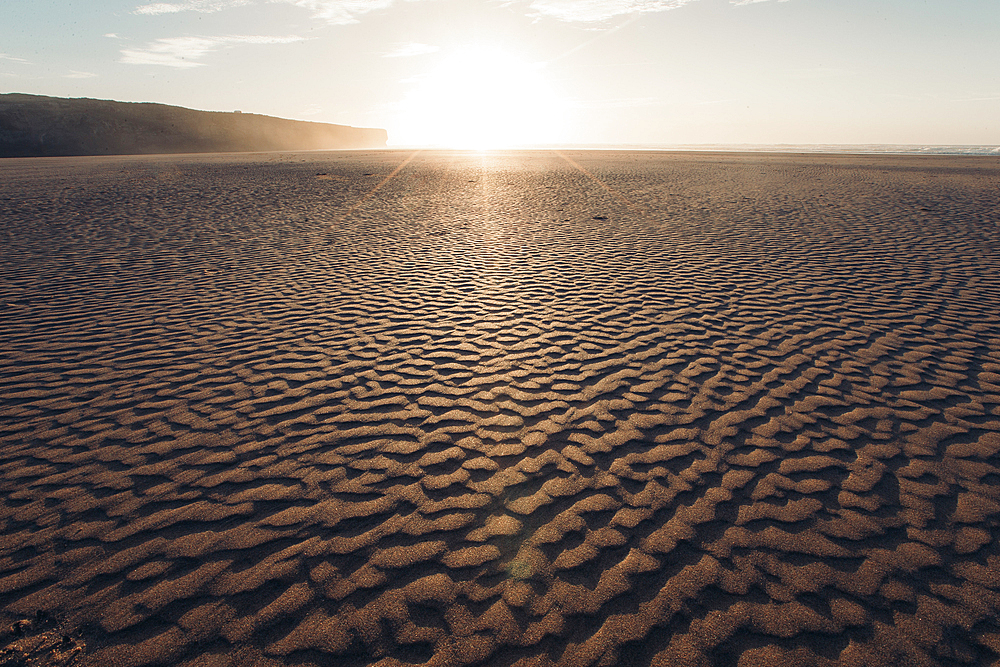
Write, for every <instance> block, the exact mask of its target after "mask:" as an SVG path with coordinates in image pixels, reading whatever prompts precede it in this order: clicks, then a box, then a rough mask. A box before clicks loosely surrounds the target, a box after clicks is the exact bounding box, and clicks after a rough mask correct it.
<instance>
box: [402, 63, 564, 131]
mask: <svg viewBox="0 0 1000 667" xmlns="http://www.w3.org/2000/svg"><path fill="white" fill-rule="evenodd" d="M412 85H413V86H414V89H413V91H412V92H411V94H410V95H409V96H408V97H407V99H406V102H405V103H404V105H403V109H402V113H403V116H404V118H403V119H402V121H403V122H402V124H401V125H402V127H401V128H400V129H401V130H404V131H403V132H401V135H402V136H401V139H402V143H410V144H422V145H429V146H441V147H447V148H475V149H489V148H510V147H514V146H525V145H535V144H547V143H557V142H559V141H560V140H561V139H562V130H564V129H565V127H566V122H567V107H566V105H565V104H564V103H562V101H561V100H560V99H558V97H557V96H556V94H555V93H554V91H553V90H552V88H551V86H550V85H549V83H548V82H547V81H546V79H545V76H544V69H543V66H541V65H535V64H531V63H527V62H525V61H523V60H521V59H519V58H517V57H516V56H513V55H512V54H510V53H506V52H504V51H502V50H498V49H493V48H487V47H467V48H463V49H459V50H456V51H454V52H453V53H451V54H450V55H449V56H447V57H445V59H444V60H442V61H440V62H438V64H437V65H436V66H434V67H433V68H432V69H430V70H429V71H427V72H425V73H424V74H422V75H420V76H418V77H416V78H415V79H414V80H413V82H412ZM404 128H405V129H404Z"/></svg>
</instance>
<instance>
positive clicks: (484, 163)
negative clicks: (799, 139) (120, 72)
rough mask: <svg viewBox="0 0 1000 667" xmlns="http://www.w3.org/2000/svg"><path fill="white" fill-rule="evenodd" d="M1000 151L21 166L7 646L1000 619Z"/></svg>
mask: <svg viewBox="0 0 1000 667" xmlns="http://www.w3.org/2000/svg"><path fill="white" fill-rule="evenodd" d="M998 223H1000V159H996V158H989V157H980V158H949V157H923V156H921V157H903V156H896V157H894V156H881V157H880V156H863V157H861V156H854V157H852V156H831V155H812V156H795V155H764V154H721V153H717V154H711V153H688V154H683V153H641V152H632V153H615V152H567V153H564V154H562V153H557V152H511V153H494V154H490V153H483V154H479V153H447V152H422V153H419V154H412V153H410V152H405V151H385V152H343V153H303V154H256V155H236V156H232V155H202V156H172V157H141V158H140V157H118V158H53V159H10V160H4V161H2V162H0V248H2V252H0V389H2V393H0V491H2V494H0V609H2V610H3V614H4V615H3V619H4V625H3V628H0V639H2V642H0V646H3V647H5V648H3V650H2V652H0V660H8V661H14V662H7V663H4V664H18V663H17V662H16V661H17V660H21V661H22V662H30V663H32V664H92V665H115V666H122V667H124V666H130V665H189V666H191V667H194V666H196V665H197V666H201V667H209V666H216V665H218V666H221V665H288V664H296V665H338V666H354V665H369V664H378V665H381V666H384V667H389V666H394V667H395V666H401V665H408V664H426V665H441V666H452V665H473V664H479V665H518V666H520V667H527V666H529V665H541V666H545V665H565V666H584V665H595V666H596V665H602V666H608V665H657V666H668V665H669V666H686V665H692V666H693V665H739V666H742V667H751V666H764V665H780V666H782V667H791V666H797V665H834V664H836V665H955V664H971V665H985V664H995V662H996V660H997V659H998V655H1000V621H998V613H1000V544H998V537H1000V534H998V531H997V528H998V525H1000V523H998V522H1000V227H998Z"/></svg>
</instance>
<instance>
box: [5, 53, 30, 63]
mask: <svg viewBox="0 0 1000 667" xmlns="http://www.w3.org/2000/svg"><path fill="white" fill-rule="evenodd" d="M0 60H9V61H10V62H12V63H20V64H22V65H30V64H31V63H30V62H29V61H27V60H25V59H24V58H17V57H15V56H9V55H7V54H6V53H0Z"/></svg>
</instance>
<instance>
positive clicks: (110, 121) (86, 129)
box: [0, 93, 388, 157]
mask: <svg viewBox="0 0 1000 667" xmlns="http://www.w3.org/2000/svg"><path fill="white" fill-rule="evenodd" d="M387 139H388V134H387V133H386V131H385V130H380V129H371V128H358V127H349V126H347V125H332V124H330V123H312V122H307V121H298V120H286V119H284V118H274V117H273V116H260V115H257V114H250V113H239V112H218V111H196V110H194V109H186V108H184V107H174V106H168V105H166V104H153V103H147V102H142V103H136V102H114V101H110V100H92V99H87V98H78V99H66V98H61V97H44V96H41V95H24V94H20V93H10V94H3V95H0V157H40V156H58V155H144V154H151V153H215V152H219V153H229V152H256V151H296V150H319V149H342V148H383V147H385V143H386V140H387Z"/></svg>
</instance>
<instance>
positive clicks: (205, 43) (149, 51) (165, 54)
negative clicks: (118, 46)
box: [119, 35, 305, 69]
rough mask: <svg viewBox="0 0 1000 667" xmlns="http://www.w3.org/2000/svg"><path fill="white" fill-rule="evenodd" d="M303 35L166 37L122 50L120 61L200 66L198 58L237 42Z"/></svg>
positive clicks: (298, 39) (282, 39)
mask: <svg viewBox="0 0 1000 667" xmlns="http://www.w3.org/2000/svg"><path fill="white" fill-rule="evenodd" d="M304 39H305V38H304V37H299V36H297V35H287V36H272V35H223V36H216V37H168V38H165V39H157V40H155V41H153V42H150V43H149V44H147V45H146V46H145V47H144V48H140V49H122V52H121V53H122V58H121V60H120V61H119V62H122V63H127V64H129V65H162V66H164V67H177V68H182V69H186V68H191V67H201V66H202V65H204V63H200V62H198V60H199V59H200V58H203V57H204V56H206V55H208V54H209V53H211V52H213V51H218V50H219V49H222V48H227V47H230V46H235V45H237V44H289V43H291V42H301V41H303V40H304Z"/></svg>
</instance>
